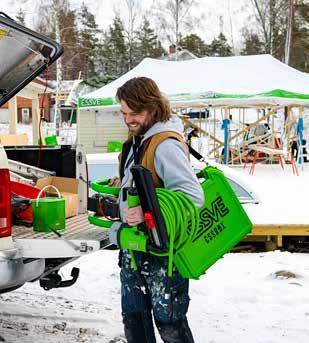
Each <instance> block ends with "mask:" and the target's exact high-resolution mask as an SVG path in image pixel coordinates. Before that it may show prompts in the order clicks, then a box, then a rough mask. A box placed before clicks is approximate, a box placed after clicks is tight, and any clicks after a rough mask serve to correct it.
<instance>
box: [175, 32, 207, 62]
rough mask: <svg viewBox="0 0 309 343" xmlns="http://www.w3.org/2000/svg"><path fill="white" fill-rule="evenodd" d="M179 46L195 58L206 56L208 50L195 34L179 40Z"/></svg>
mask: <svg viewBox="0 0 309 343" xmlns="http://www.w3.org/2000/svg"><path fill="white" fill-rule="evenodd" d="M179 45H180V46H181V47H182V48H183V49H187V50H188V51H190V52H192V53H193V54H194V55H196V56H197V57H204V56H207V55H208V53H209V52H208V48H207V45H206V44H205V42H204V41H203V40H202V38H200V37H199V36H198V35H196V34H190V35H187V36H185V37H183V38H181V39H180V41H179Z"/></svg>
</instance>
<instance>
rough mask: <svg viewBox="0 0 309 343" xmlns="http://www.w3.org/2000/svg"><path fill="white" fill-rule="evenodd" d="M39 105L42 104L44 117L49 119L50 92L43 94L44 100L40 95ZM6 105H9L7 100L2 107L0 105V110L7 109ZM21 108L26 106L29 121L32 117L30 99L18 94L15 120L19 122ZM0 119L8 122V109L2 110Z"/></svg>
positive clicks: (20, 120)
mask: <svg viewBox="0 0 309 343" xmlns="http://www.w3.org/2000/svg"><path fill="white" fill-rule="evenodd" d="M39 106H40V108H41V107H42V106H44V115H45V119H46V120H47V121H49V120H50V108H51V106H52V99H51V96H50V94H45V96H44V101H43V97H42V96H41V97H40V105H39ZM8 107H9V104H8V102H7V103H5V104H4V105H3V106H2V107H0V110H2V109H4V110H7V109H8ZM23 108H28V109H29V115H30V117H29V119H30V121H31V119H32V100H31V99H26V98H22V97H20V96H18V97H17V109H18V112H17V121H18V122H19V123H21V122H22V109H23ZM5 116H6V117H5ZM0 120H2V121H3V122H6V123H7V122H8V111H2V115H1V118H0ZM0 122H1V121H0ZM25 124H28V123H27V122H25Z"/></svg>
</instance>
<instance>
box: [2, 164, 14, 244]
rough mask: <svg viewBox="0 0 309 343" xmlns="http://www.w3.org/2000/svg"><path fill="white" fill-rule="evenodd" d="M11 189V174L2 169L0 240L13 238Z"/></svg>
mask: <svg viewBox="0 0 309 343" xmlns="http://www.w3.org/2000/svg"><path fill="white" fill-rule="evenodd" d="M11 226H12V217H11V189H10V172H9V170H8V169H0V238H1V237H8V236H11V232H12V227H11Z"/></svg>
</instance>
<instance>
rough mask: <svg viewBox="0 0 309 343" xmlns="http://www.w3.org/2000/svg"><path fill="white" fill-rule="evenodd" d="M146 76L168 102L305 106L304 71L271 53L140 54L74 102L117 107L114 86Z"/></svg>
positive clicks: (308, 95)
mask: <svg viewBox="0 0 309 343" xmlns="http://www.w3.org/2000/svg"><path fill="white" fill-rule="evenodd" d="M138 76H146V77H149V78H152V79H153V80H154V81H156V83H157V84H158V86H159V88H160V90H161V91H162V92H163V93H164V94H165V95H166V96H167V97H168V99H169V100H170V102H171V104H172V105H176V106H177V105H179V106H181V105H188V106H194V105H198V104H200V103H201V104H205V105H218V104H222V105H224V104H227V105H242V106H244V105H259V104H274V105H276V104H278V105H288V104H299V105H309V75H308V74H306V73H303V72H300V71H298V70H296V69H294V68H292V67H290V66H288V65H286V64H284V63H282V62H280V61H278V60H277V59H275V58H274V57H272V56H271V55H254V56H233V57H204V58H197V59H193V60H189V61H162V60H156V59H151V58H145V59H144V60H143V61H142V62H141V63H140V64H138V65H137V66H136V67H135V68H134V69H132V70H130V71H129V72H127V73H126V74H124V75H123V76H121V77H119V78H118V79H117V80H115V81H113V82H111V83H109V84H107V85H105V86H104V87H102V88H100V89H98V90H96V91H94V92H92V93H89V94H87V95H85V96H83V97H80V98H79V99H78V106H79V107H87V108H89V107H103V108H104V107H107V108H109V109H112V108H113V107H118V106H117V104H118V103H117V100H116V98H115V94H116V91H117V89H118V87H120V86H121V85H123V84H124V83H125V82H126V81H127V80H129V79H131V78H133V77H138Z"/></svg>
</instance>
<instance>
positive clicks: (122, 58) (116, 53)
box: [101, 16, 128, 78]
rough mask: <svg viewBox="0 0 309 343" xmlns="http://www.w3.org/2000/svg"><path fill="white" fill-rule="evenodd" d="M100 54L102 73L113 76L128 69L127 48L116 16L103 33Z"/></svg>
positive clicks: (121, 73)
mask: <svg viewBox="0 0 309 343" xmlns="http://www.w3.org/2000/svg"><path fill="white" fill-rule="evenodd" d="M101 55H102V59H101V63H102V64H103V70H104V75H108V76H110V77H112V78H114V77H119V76H121V75H123V74H124V73H126V72H127V71H128V50H127V45H126V42H125V38H124V28H123V24H122V21H121V19H120V18H119V17H118V16H116V17H115V18H114V20H113V24H112V25H111V26H110V27H109V29H108V30H107V31H106V32H105V33H104V37H103V42H102V51H101Z"/></svg>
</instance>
